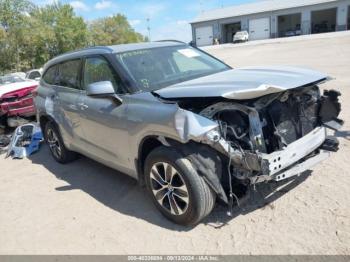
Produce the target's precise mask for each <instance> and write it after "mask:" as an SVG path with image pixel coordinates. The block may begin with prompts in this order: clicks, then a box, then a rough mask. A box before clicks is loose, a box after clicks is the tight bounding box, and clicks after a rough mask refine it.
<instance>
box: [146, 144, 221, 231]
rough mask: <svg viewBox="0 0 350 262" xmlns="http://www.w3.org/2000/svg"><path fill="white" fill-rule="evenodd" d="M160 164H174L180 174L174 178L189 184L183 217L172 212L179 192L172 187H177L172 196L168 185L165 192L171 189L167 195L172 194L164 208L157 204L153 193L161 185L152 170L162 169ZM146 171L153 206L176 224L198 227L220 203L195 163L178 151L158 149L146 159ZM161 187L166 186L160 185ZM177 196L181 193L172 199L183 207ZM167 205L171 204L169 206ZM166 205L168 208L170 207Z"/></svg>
mask: <svg viewBox="0 0 350 262" xmlns="http://www.w3.org/2000/svg"><path fill="white" fill-rule="evenodd" d="M160 163H166V164H167V165H169V164H170V165H171V166H172V167H173V168H174V169H175V171H177V173H176V174H175V175H174V180H178V181H179V178H182V179H181V182H184V183H185V185H186V188H187V192H188V198H187V200H188V203H187V206H186V208H184V209H185V211H184V212H183V213H182V214H180V212H179V214H173V213H172V212H171V210H169V209H172V208H171V205H170V203H171V200H170V198H171V194H175V192H176V193H177V192H178V191H177V188H179V187H175V186H174V185H171V186H174V187H173V188H174V189H172V190H174V191H172V192H171V193H169V189H168V188H167V187H169V185H165V189H164V190H165V191H166V190H168V191H167V192H168V193H169V194H170V196H169V195H166V197H164V198H163V200H161V201H162V203H163V205H162V204H161V203H159V202H158V201H157V199H156V196H155V193H153V190H154V187H155V186H158V185H159V183H156V182H155V181H154V179H153V178H151V176H153V177H154V170H153V171H152V174H151V170H152V168H158V166H157V165H160ZM163 170H164V168H163ZM158 171H161V170H158ZM144 172H145V173H144V174H145V181H146V188H147V191H148V193H149V194H150V195H151V198H152V201H153V203H154V204H155V206H156V207H157V208H158V209H159V210H160V212H161V213H162V214H163V215H164V216H165V217H166V218H168V219H169V220H171V221H173V222H175V223H176V224H180V225H184V226H189V225H195V224H197V223H199V222H200V221H201V220H202V219H203V218H204V217H206V216H207V215H208V214H209V213H210V212H211V211H212V209H213V208H214V205H215V200H216V194H215V192H214V191H213V190H212V189H211V188H210V187H209V186H208V185H207V184H206V182H205V181H204V179H203V178H202V177H201V176H199V175H198V174H197V172H196V170H195V169H194V167H193V165H192V164H191V162H190V161H189V160H188V159H187V158H185V157H183V155H182V154H181V153H180V152H178V151H176V150H175V149H174V148H171V147H165V146H161V147H157V148H156V149H154V150H153V151H152V152H151V153H150V154H149V155H148V156H147V158H146V161H145V170H144ZM159 173H161V172H159ZM177 175H179V177H176V176H177ZM164 176H165V173H164ZM178 181H177V183H178ZM175 182H176V181H175ZM180 184H181V183H180ZM160 188H162V187H161V186H160ZM158 190H159V189H158ZM160 190H163V189H160ZM160 190H159V191H160ZM159 191H158V192H159ZM176 196H177V194H175V197H174V196H172V198H173V199H177V203H178V204H183V203H181V201H179V198H177V197H176ZM182 196H184V195H182ZM180 200H181V199H180ZM167 203H168V205H166V204H167ZM165 206H168V208H166V207H165ZM172 210H174V209H172Z"/></svg>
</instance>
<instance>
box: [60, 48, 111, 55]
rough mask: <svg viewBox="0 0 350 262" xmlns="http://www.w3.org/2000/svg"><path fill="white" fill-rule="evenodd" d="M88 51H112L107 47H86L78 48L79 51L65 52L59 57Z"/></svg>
mask: <svg viewBox="0 0 350 262" xmlns="http://www.w3.org/2000/svg"><path fill="white" fill-rule="evenodd" d="M90 49H102V50H106V51H113V49H111V48H110V47H108V46H88V47H84V48H80V49H77V50H72V51H68V52H65V53H63V54H61V55H68V54H73V53H76V52H80V51H85V50H90ZM61 55H58V56H61Z"/></svg>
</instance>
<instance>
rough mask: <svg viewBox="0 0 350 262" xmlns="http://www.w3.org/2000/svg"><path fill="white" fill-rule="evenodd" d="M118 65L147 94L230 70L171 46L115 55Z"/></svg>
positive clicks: (199, 54)
mask: <svg viewBox="0 0 350 262" xmlns="http://www.w3.org/2000/svg"><path fill="white" fill-rule="evenodd" d="M116 56H117V59H118V61H119V62H120V63H121V64H122V66H123V67H124V68H125V69H126V71H127V72H128V73H129V74H130V76H131V77H132V78H133V79H134V80H135V82H136V83H137V85H138V87H139V88H140V89H142V90H145V91H153V90H157V89H160V88H163V87H166V86H169V85H173V84H177V83H180V82H184V81H188V80H191V79H195V78H199V77H202V76H207V75H211V74H215V73H218V72H222V71H225V70H229V69H230V68H229V67H228V66H227V65H225V64H224V63H222V62H220V61H218V60H216V59H214V58H212V57H211V56H209V55H207V54H205V53H204V52H201V51H199V50H197V49H195V48H192V47H189V46H185V45H183V46H172V47H161V48H150V49H144V50H135V51H128V52H124V53H118V54H116Z"/></svg>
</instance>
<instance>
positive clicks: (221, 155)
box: [35, 41, 343, 225]
mask: <svg viewBox="0 0 350 262" xmlns="http://www.w3.org/2000/svg"><path fill="white" fill-rule="evenodd" d="M328 80H329V77H327V76H326V75H324V74H322V73H320V72H317V71H313V70H310V69H303V68H296V67H284V66H274V67H272V66H270V67H246V68H236V69H234V68H231V67H230V66H228V65H226V64H225V63H223V62H221V61H220V60H218V59H216V58H214V57H212V56H211V55H209V54H207V53H205V52H203V51H201V50H199V49H196V48H193V47H190V46H188V45H186V44H184V43H180V42H176V41H165V42H153V43H140V44H128V45H118V46H110V47H93V48H88V49H84V50H78V51H75V52H71V53H67V54H64V55H61V56H59V57H56V58H54V59H53V60H51V61H49V62H48V63H47V64H46V65H45V68H44V74H43V77H42V79H41V81H40V85H39V87H38V89H37V90H36V94H37V95H36V97H35V104H36V108H37V117H38V120H39V121H40V125H41V128H42V130H43V131H44V136H45V140H46V141H47V143H48V145H49V148H50V150H51V152H52V155H53V157H54V158H55V159H56V160H57V161H58V162H60V163H68V162H70V161H72V160H74V159H76V157H77V154H78V153H79V154H83V155H85V156H88V157H90V158H92V159H94V160H96V161H98V162H100V163H103V164H105V165H107V166H109V167H112V168H114V169H117V170H119V171H121V172H123V173H126V174H128V175H130V176H132V177H134V178H136V179H137V180H138V181H139V183H140V184H141V185H145V186H146V189H147V191H148V193H149V194H150V197H151V199H152V201H153V202H154V204H155V206H156V207H157V208H158V209H159V210H160V212H161V213H162V214H163V215H164V216H166V217H167V218H168V219H170V220H172V221H173V222H175V223H178V224H182V225H194V224H197V223H199V222H200V221H201V220H202V219H203V218H204V217H205V216H207V215H208V214H209V213H210V212H211V211H212V209H213V207H214V205H215V203H216V202H217V201H220V202H222V203H226V204H227V206H228V207H232V205H233V202H234V201H233V200H234V198H235V196H236V195H235V192H234V191H233V188H235V186H237V185H239V186H243V187H249V186H251V185H255V184H257V183H262V182H265V183H266V182H269V181H281V180H284V179H287V178H290V179H292V178H291V177H295V176H297V175H299V174H301V173H303V172H304V171H306V170H308V169H310V168H311V167H312V166H314V165H315V164H317V163H318V162H320V161H322V160H324V159H326V158H327V157H328V156H329V154H330V152H334V151H337V150H338V141H337V140H336V139H335V138H334V137H332V136H327V130H328V131H331V130H338V129H339V128H340V127H341V126H342V124H343V121H342V120H340V119H339V118H338V115H339V112H340V103H339V101H338V97H339V96H340V93H339V92H338V91H336V90H325V91H324V92H321V91H320V89H319V85H320V84H321V83H323V82H325V81H328Z"/></svg>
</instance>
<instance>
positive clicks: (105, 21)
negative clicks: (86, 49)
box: [89, 14, 145, 46]
mask: <svg viewBox="0 0 350 262" xmlns="http://www.w3.org/2000/svg"><path fill="white" fill-rule="evenodd" d="M89 29H90V43H91V45H93V46H96V45H117V44H126V43H135V42H143V41H145V38H144V36H143V35H141V34H140V33H137V32H135V30H134V29H133V28H132V27H131V26H130V24H129V22H128V20H127V19H126V17H125V16H124V15H121V14H117V15H114V16H112V17H105V18H101V19H97V20H95V21H92V22H91V24H90V26H89Z"/></svg>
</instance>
